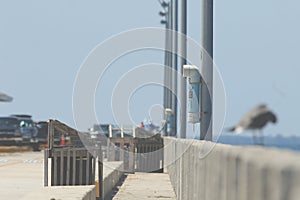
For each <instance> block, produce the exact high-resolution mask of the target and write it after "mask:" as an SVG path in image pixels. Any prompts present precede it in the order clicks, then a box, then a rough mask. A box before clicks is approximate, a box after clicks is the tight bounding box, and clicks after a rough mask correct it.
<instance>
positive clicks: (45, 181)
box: [44, 149, 49, 186]
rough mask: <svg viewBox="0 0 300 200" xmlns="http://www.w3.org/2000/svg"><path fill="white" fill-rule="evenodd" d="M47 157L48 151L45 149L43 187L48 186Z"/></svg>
mask: <svg viewBox="0 0 300 200" xmlns="http://www.w3.org/2000/svg"><path fill="white" fill-rule="evenodd" d="M48 157H49V150H48V149H45V151H44V186H48V174H49V173H48Z"/></svg>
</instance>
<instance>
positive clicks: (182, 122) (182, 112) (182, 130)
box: [179, 0, 187, 138]
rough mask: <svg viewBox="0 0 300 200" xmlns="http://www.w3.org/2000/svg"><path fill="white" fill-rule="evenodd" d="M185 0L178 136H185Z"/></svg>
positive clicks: (184, 3) (183, 6) (183, 1)
mask: <svg viewBox="0 0 300 200" xmlns="http://www.w3.org/2000/svg"><path fill="white" fill-rule="evenodd" d="M186 12H187V0H181V30H180V32H181V34H182V36H181V38H180V40H181V55H182V57H181V58H180V68H181V80H180V92H181V95H180V131H179V132H180V138H186V78H184V77H183V66H184V65H185V64H186V34H187V14H186Z"/></svg>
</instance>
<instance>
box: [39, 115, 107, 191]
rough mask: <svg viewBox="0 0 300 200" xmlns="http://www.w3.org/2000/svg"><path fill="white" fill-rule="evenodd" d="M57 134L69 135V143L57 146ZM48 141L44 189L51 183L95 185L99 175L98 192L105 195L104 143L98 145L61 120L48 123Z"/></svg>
mask: <svg viewBox="0 0 300 200" xmlns="http://www.w3.org/2000/svg"><path fill="white" fill-rule="evenodd" d="M54 133H56V134H59V135H67V136H68V137H69V141H68V142H67V143H64V144H62V145H57V144H56V143H54ZM48 141H49V142H48V148H47V149H46V150H45V155H44V186H48V185H49V183H50V186H69V185H94V184H95V178H96V177H95V175H96V174H98V177H97V179H98V181H99V185H98V187H99V189H98V190H99V192H100V194H102V192H103V182H102V181H103V162H102V152H101V146H100V144H95V143H94V141H92V140H91V139H90V136H89V135H88V134H84V133H80V132H79V131H77V130H75V129H73V128H71V127H69V126H67V125H65V124H63V123H61V122H59V121H57V120H49V121H48ZM82 141H84V142H82ZM83 143H84V144H83ZM96 169H98V171H97V173H96Z"/></svg>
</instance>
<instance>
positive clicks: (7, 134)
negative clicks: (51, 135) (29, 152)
mask: <svg viewBox="0 0 300 200" xmlns="http://www.w3.org/2000/svg"><path fill="white" fill-rule="evenodd" d="M37 133H38V130H37V128H36V126H35V125H34V123H33V121H32V119H31V116H30V115H11V116H8V117H0V142H1V143H9V144H34V143H36V136H37Z"/></svg>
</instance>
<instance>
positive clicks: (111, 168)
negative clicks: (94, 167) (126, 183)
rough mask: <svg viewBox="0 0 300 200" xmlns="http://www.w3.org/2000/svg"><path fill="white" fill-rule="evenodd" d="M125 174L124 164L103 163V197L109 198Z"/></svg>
mask: <svg viewBox="0 0 300 200" xmlns="http://www.w3.org/2000/svg"><path fill="white" fill-rule="evenodd" d="M123 174H124V170H123V162H104V163H103V197H109V195H110V194H111V192H112V189H113V188H114V187H115V186H116V185H117V183H118V182H119V180H120V178H121V177H122V175H123Z"/></svg>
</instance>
